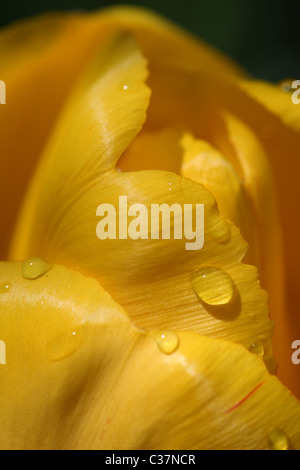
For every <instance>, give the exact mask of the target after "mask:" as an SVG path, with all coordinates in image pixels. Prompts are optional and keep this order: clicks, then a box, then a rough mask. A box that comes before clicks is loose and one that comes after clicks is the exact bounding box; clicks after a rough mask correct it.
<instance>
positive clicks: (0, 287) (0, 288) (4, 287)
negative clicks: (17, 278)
mask: <svg viewBox="0 0 300 470" xmlns="http://www.w3.org/2000/svg"><path fill="white" fill-rule="evenodd" d="M10 288H11V283H10V282H4V283H3V284H0V294H6V292H8V291H9V289H10Z"/></svg>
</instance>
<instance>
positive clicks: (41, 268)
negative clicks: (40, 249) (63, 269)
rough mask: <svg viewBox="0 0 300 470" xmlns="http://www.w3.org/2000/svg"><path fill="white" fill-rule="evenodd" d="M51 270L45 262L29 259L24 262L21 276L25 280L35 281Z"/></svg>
mask: <svg viewBox="0 0 300 470" xmlns="http://www.w3.org/2000/svg"><path fill="white" fill-rule="evenodd" d="M49 269H51V266H49V264H48V263H46V261H44V260H43V259H41V258H29V259H27V260H26V261H24V263H23V266H22V275H23V277H24V278H25V279H37V278H38V277H41V276H43V274H45V273H46V272H47V271H49Z"/></svg>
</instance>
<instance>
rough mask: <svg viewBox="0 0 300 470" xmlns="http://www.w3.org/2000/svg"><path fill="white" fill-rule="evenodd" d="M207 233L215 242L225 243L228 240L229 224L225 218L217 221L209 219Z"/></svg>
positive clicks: (229, 233) (229, 234)
mask: <svg viewBox="0 0 300 470" xmlns="http://www.w3.org/2000/svg"><path fill="white" fill-rule="evenodd" d="M209 235H210V236H211V238H212V239H213V240H214V241H215V242H216V243H225V242H227V241H228V240H230V237H231V226H230V224H229V222H227V220H225V219H221V218H220V219H219V220H218V221H217V222H215V221H214V220H213V221H211V228H210V227H209Z"/></svg>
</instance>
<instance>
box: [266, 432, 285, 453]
mask: <svg viewBox="0 0 300 470" xmlns="http://www.w3.org/2000/svg"><path fill="white" fill-rule="evenodd" d="M268 441H269V447H270V449H271V450H288V449H289V440H288V437H287V435H286V434H285V432H284V431H281V429H276V428H274V429H272V431H270V432H269V434H268Z"/></svg>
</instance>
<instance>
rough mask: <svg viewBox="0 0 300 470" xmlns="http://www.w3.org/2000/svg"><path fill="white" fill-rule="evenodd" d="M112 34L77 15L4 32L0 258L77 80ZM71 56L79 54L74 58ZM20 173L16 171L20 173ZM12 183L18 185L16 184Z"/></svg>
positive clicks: (0, 40) (0, 52)
mask: <svg viewBox="0 0 300 470" xmlns="http://www.w3.org/2000/svg"><path fill="white" fill-rule="evenodd" d="M108 29H109V27H108V25H107V26H106V27H105V28H102V29H99V21H98V24H97V23H96V22H95V21H94V20H93V18H92V17H91V18H90V19H89V18H88V17H86V16H83V15H78V14H69V15H66V14H59V13H55V14H54V13H53V14H47V15H41V16H38V17H36V18H33V19H26V20H23V21H20V22H17V23H15V24H13V25H11V26H9V27H7V28H4V29H2V30H1V32H0V70H1V80H3V81H4V82H5V84H6V92H7V99H6V105H5V106H0V141H1V172H0V197H1V200H5V201H6V202H5V204H4V205H3V207H2V215H3V217H4V218H5V229H3V230H1V243H0V254H1V256H2V257H4V256H6V254H7V253H6V251H7V245H8V242H9V237H10V233H11V231H12V229H13V224H14V221H15V219H16V214H17V211H18V208H19V205H20V203H21V201H22V197H23V196H24V192H25V189H26V186H27V184H28V181H29V179H30V177H31V173H32V171H33V169H34V167H35V165H36V162H37V159H38V157H39V155H40V153H41V151H42V149H43V147H44V145H45V142H46V140H47V138H48V137H49V134H50V133H51V131H52V127H53V124H54V122H55V119H56V118H57V116H58V114H59V111H60V109H61V107H62V104H63V102H64V100H65V98H66V96H67V95H68V93H69V90H70V89H71V87H72V85H73V84H74V81H75V80H76V78H77V77H78V76H79V74H80V73H81V70H82V69H84V67H85V65H86V63H88V62H89V60H90V59H91V57H92V56H93V54H94V53H95V44H93V43H95V38H97V37H98V43H99V44H100V40H101V38H102V36H103V35H104V33H105V32H106V31H107V30H108ZM71 51H76V53H72V52H71ZM16 168H17V171H16ZM12 182H13V183H12Z"/></svg>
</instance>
